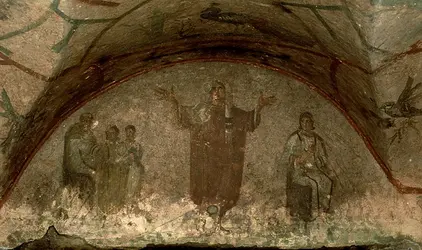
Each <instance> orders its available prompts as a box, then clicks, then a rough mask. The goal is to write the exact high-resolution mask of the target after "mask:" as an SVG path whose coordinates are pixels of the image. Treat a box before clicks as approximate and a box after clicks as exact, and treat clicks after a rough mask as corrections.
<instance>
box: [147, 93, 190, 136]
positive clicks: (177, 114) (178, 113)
mask: <svg viewBox="0 0 422 250" xmlns="http://www.w3.org/2000/svg"><path fill="white" fill-rule="evenodd" d="M155 94H156V96H157V97H158V98H159V99H160V100H164V101H168V102H170V103H171V106H172V110H173V115H174V122H175V124H177V125H178V126H180V127H182V128H188V127H190V124H191V122H190V119H189V116H187V115H186V111H187V109H188V107H185V106H182V105H180V104H179V101H178V100H177V98H176V95H175V93H174V87H173V86H172V87H171V89H170V90H168V89H164V88H159V87H157V88H155Z"/></svg>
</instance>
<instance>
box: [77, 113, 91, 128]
mask: <svg viewBox="0 0 422 250" xmlns="http://www.w3.org/2000/svg"><path fill="white" fill-rule="evenodd" d="M79 122H80V123H81V124H82V128H83V130H85V131H87V130H89V129H91V127H92V124H93V123H94V116H93V115H92V114H91V113H83V114H81V116H80V117H79Z"/></svg>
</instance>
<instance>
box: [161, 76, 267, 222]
mask: <svg viewBox="0 0 422 250" xmlns="http://www.w3.org/2000/svg"><path fill="white" fill-rule="evenodd" d="M156 92H157V93H158V95H159V96H160V97H161V99H165V100H168V101H170V102H171V103H172V105H173V108H174V110H175V112H176V114H177V122H178V123H179V124H180V125H181V126H182V128H187V129H189V130H190V134H191V135H190V197H191V199H192V201H193V202H194V203H195V204H196V205H197V206H198V207H199V209H200V211H205V210H206V211H208V213H210V212H212V211H213V212H212V213H218V226H219V227H220V228H221V229H223V228H222V227H221V218H222V217H223V216H224V214H225V213H226V212H227V211H228V210H230V209H231V208H233V207H234V206H235V205H236V203H237V201H238V199H239V195H240V187H241V184H242V175H243V165H244V159H245V144H246V133H247V132H253V131H254V130H255V128H257V126H258V125H259V123H260V120H261V110H262V108H263V107H265V106H267V105H270V104H272V103H274V101H275V97H274V96H271V97H264V96H263V94H262V93H261V96H260V97H259V99H258V105H257V107H256V108H255V109H254V110H252V111H244V110H242V109H240V108H237V107H235V106H234V105H233V96H232V94H231V91H230V88H229V87H227V88H226V86H224V84H222V83H220V82H216V83H215V84H214V85H213V86H212V87H211V89H210V91H209V99H208V100H207V101H205V102H200V103H198V104H197V105H195V106H182V105H180V104H179V102H178V100H177V99H176V97H175V94H174V91H173V88H172V89H171V90H170V91H169V90H166V89H162V88H158V89H156ZM215 207H217V209H214V208H215ZM223 230H224V229H223Z"/></svg>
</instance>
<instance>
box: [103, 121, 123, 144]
mask: <svg viewBox="0 0 422 250" xmlns="http://www.w3.org/2000/svg"><path fill="white" fill-rule="evenodd" d="M119 133H120V131H119V128H118V127H117V126H116V125H113V126H110V127H108V129H107V130H106V140H108V141H113V142H115V141H117V140H118V139H119Z"/></svg>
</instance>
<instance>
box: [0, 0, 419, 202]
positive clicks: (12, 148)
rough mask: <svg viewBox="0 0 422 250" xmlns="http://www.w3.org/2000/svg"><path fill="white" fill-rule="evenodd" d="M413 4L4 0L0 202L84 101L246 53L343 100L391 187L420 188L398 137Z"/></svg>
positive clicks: (412, 148) (409, 114)
mask: <svg viewBox="0 0 422 250" xmlns="http://www.w3.org/2000/svg"><path fill="white" fill-rule="evenodd" d="M421 10H422V2H420V1H418V0H407V1H397V0H371V1H370V0H356V1H352V0H341V1H330V0H307V1H294V0H286V1H266V0H257V1H245V0H237V1H234V0H230V1H224V0H221V1H213V2H211V1H180V0H179V1H163V0H145V1H139V0H125V1H123V0H113V1H111V0H110V1H105V0H104V1H102V0H68V1H60V0H54V1H41V0H40V1H24V0H19V1H10V0H3V1H1V2H0V19H1V21H0V24H1V28H2V29H1V31H0V32H1V33H0V52H1V53H0V57H1V61H0V70H1V72H2V76H3V81H2V87H3V88H4V91H3V93H2V103H1V104H2V107H3V109H4V112H3V113H0V114H1V115H2V116H3V118H2V120H1V123H2V125H3V129H2V137H3V138H4V143H3V151H4V155H2V161H3V163H4V164H3V169H2V172H1V180H0V183H1V197H2V199H1V202H0V204H3V203H4V201H5V199H6V198H7V196H8V194H9V193H10V190H11V189H12V188H13V186H14V185H15V183H16V181H17V180H18V179H19V176H20V174H21V173H22V171H23V170H24V169H25V167H26V166H27V165H28V163H29V161H30V160H31V158H32V157H33V155H34V154H35V153H36V151H37V149H39V147H40V146H41V145H42V143H43V142H44V141H45V140H46V138H47V137H48V135H50V134H51V133H52V131H53V130H54V128H55V127H57V126H58V124H60V122H61V121H63V120H64V119H65V118H66V117H67V116H69V115H70V114H71V113H72V112H73V111H75V110H76V109H77V108H79V107H80V106H81V105H83V104H84V103H85V102H86V101H88V100H90V99H92V98H94V97H96V96H98V95H100V94H101V93H103V92H105V91H107V90H108V89H109V88H111V87H113V86H116V85H118V84H120V83H122V82H124V81H126V80H127V79H129V78H130V77H133V76H135V75H140V74H143V73H145V72H148V71H151V70H159V69H161V68H163V67H169V66H172V65H175V64H177V63H188V62H192V61H229V62H238V63H246V64H253V65H257V66H260V67H265V68H269V69H272V70H275V71H278V72H280V73H282V74H286V75H289V76H291V77H294V78H296V79H298V80H300V81H302V82H303V83H305V84H307V85H309V86H310V87H311V88H313V89H314V90H315V91H317V92H319V93H320V94H321V95H323V96H324V97H326V98H327V99H328V100H330V101H331V102H332V103H333V105H334V106H336V107H337V108H338V109H339V110H341V111H342V112H343V114H344V115H345V116H346V118H347V119H348V120H349V122H350V123H351V124H352V125H353V127H354V128H355V129H356V130H357V131H358V133H359V134H360V135H361V137H362V139H363V140H364V142H365V143H366V145H367V147H368V150H370V151H371V153H372V154H373V156H374V157H375V159H376V160H377V161H378V163H379V165H380V167H381V168H382V169H383V171H384V172H385V174H386V177H387V178H388V179H389V181H390V182H391V183H392V185H394V186H395V187H396V188H397V190H398V191H399V192H401V193H422V183H421V182H420V178H419V177H421V176H420V175H419V173H417V172H419V171H417V169H418V166H421V165H422V158H421V157H420V147H419V144H418V143H419V142H412V140H407V142H403V141H406V139H407V137H410V138H411V137H412V135H413V134H412V132H411V131H412V129H413V127H412V126H417V125H414V123H415V120H416V121H417V119H419V118H418V117H419V116H420V114H421V111H420V109H419V108H418V106H417V105H418V103H417V101H418V100H419V99H417V98H415V96H416V97H417V91H419V86H420V84H418V83H419V82H421V81H422V76H421V75H420V70H421V68H422V63H421V60H420V58H421V56H420V52H421V51H422V42H421V38H422V14H421V13H422V12H421ZM403 90H404V91H403ZM402 93H403V94H402ZM401 94H402V95H401ZM399 96H400V98H399ZM387 101H393V102H394V103H393V104H394V105H384V104H386V102H387ZM415 129H416V130H418V127H416V128H415ZM415 136H418V135H415ZM416 141H418V140H416ZM400 143H401V144H400ZM409 159H411V160H410V161H409Z"/></svg>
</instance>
